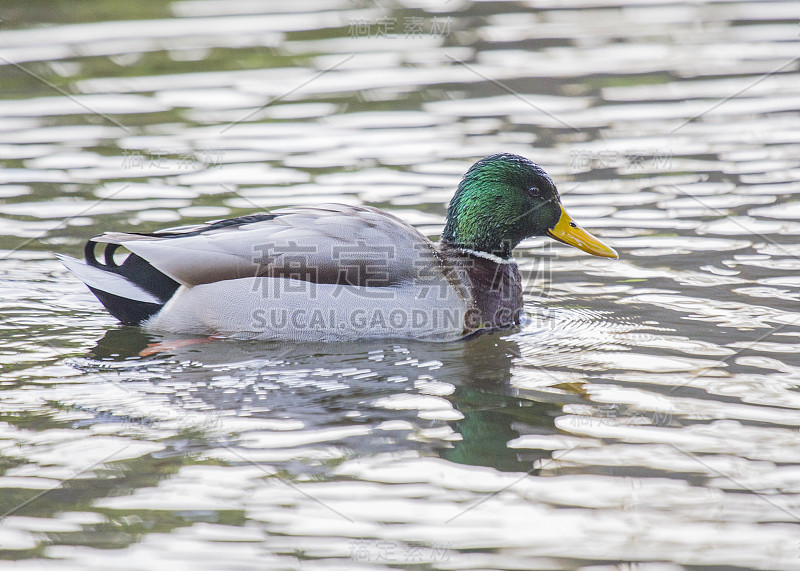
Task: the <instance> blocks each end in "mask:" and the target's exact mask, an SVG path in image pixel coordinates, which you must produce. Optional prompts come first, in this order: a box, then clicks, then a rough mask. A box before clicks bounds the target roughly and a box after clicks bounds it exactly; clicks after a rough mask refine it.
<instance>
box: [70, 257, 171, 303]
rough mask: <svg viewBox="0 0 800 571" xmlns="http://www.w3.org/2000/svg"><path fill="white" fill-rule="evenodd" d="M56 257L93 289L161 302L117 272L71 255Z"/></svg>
mask: <svg viewBox="0 0 800 571" xmlns="http://www.w3.org/2000/svg"><path fill="white" fill-rule="evenodd" d="M56 257H58V259H59V260H61V263H62V264H64V265H65V266H66V267H67V269H68V270H69V271H71V272H72V273H73V274H75V276H76V277H77V278H78V279H80V280H81V281H83V283H85V284H86V285H88V286H90V287H93V288H94V289H99V290H101V291H104V292H106V293H110V294H112V295H116V296H119V297H124V298H126V299H132V300H134V301H143V302H146V303H157V304H159V305H160V304H161V303H162V302H161V301H160V300H158V299H157V298H155V297H153V296H152V295H151V294H149V293H147V292H146V291H144V290H143V289H142V288H140V287H139V286H137V285H136V284H134V283H131V282H130V281H128V280H127V279H126V278H124V277H122V276H120V275H118V274H115V273H113V272H109V271H106V270H103V269H100V268H95V267H94V266H90V265H88V264H86V263H84V262H83V261H81V260H79V259H77V258H73V257H71V256H65V255H63V254H56Z"/></svg>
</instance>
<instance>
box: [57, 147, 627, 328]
mask: <svg viewBox="0 0 800 571" xmlns="http://www.w3.org/2000/svg"><path fill="white" fill-rule="evenodd" d="M530 236H550V237H551V238H554V239H556V240H558V241H559V242H563V243H565V244H569V245H571V246H575V247H577V248H580V249H581V250H583V251H585V252H587V253H589V254H593V255H595V256H602V257H606V258H617V257H618V256H617V253H616V252H615V251H614V250H613V249H612V248H610V247H609V246H607V245H606V244H604V243H603V242H601V241H600V240H598V239H597V238H595V237H594V236H592V235H591V234H589V233H588V232H586V231H585V230H583V229H581V228H580V227H579V226H578V225H577V224H576V223H575V222H573V220H572V218H570V216H569V215H568V214H567V212H566V211H565V210H564V208H563V206H562V205H561V199H560V197H559V195H558V191H557V190H556V186H555V184H554V183H553V181H552V179H551V178H550V177H549V176H548V175H547V173H545V171H544V170H543V169H542V168H540V167H539V166H538V165H536V164H535V163H533V162H531V161H529V160H528V159H525V158H523V157H520V156H517V155H512V154H497V155H492V156H489V157H486V158H484V159H481V160H479V161H478V162H477V163H475V164H474V165H473V166H472V167H471V168H470V169H469V170H468V171H467V173H466V174H465V175H464V177H463V179H462V180H461V182H460V184H459V185H458V188H457V190H456V192H455V195H454V196H453V198H452V200H451V201H450V205H449V207H448V209H447V222H446V224H445V227H444V231H443V232H442V237H441V240H440V241H439V242H438V244H435V243H433V242H431V241H430V240H429V239H428V238H427V237H425V236H423V235H422V234H421V233H420V232H419V231H418V230H416V229H415V228H413V227H412V226H409V225H408V224H406V223H405V222H403V221H402V220H400V219H399V218H397V217H395V216H393V215H392V214H389V213H387V212H383V211H381V210H378V209H376V208H372V207H369V206H347V205H343V204H323V205H320V206H303V207H293V208H281V209H279V210H273V211H271V212H264V213H258V214H251V215H248V216H242V217H239V218H232V219H227V220H217V221H214V222H208V223H205V224H199V225H192V226H183V227H179V228H170V229H166V230H160V231H157V232H153V233H137V232H107V233H105V234H102V235H100V236H95V237H94V238H91V239H90V240H89V241H88V243H87V244H86V248H85V259H86V261H85V262H83V261H81V260H78V259H76V258H71V257H69V256H63V255H62V256H59V257H60V259H61V260H62V262H63V263H64V264H65V265H66V267H67V268H68V269H69V270H71V271H72V272H73V273H74V274H75V275H76V276H77V277H78V278H80V279H81V280H83V281H84V282H85V283H86V285H87V286H89V289H91V291H92V292H93V293H94V294H95V295H96V296H97V298H98V299H99V300H100V302H101V303H102V304H103V305H104V306H105V307H106V309H107V310H108V311H109V312H110V313H111V314H112V315H113V316H114V317H116V318H117V319H118V320H119V321H120V322H122V323H123V324H125V325H140V326H143V327H146V328H148V329H150V330H154V331H161V332H168V333H190V334H204V335H219V336H236V337H246V338H261V339H291V340H309V341H311V340H346V339H358V338H370V337H373V338H374V337H401V338H422V339H431V340H450V339H457V338H460V337H464V336H467V335H470V334H472V333H475V332H477V331H481V330H485V329H492V328H504V327H510V326H514V325H515V324H519V320H520V314H521V311H522V279H521V276H520V272H519V269H518V267H517V264H516V262H515V261H514V258H513V257H512V250H513V249H514V248H515V247H516V246H517V244H519V242H520V241H521V240H523V239H525V238H528V237H530ZM98 244H104V253H103V256H102V258H103V261H102V262H101V261H100V260H99V259H98V258H97V254H96V246H97V245H98ZM121 246H124V247H125V248H126V249H127V250H128V251H129V252H130V254H129V255H128V257H127V258H126V259H125V261H124V262H123V263H121V264H118V263H117V261H116V260H115V257H114V253H115V251H116V250H117V249H118V248H120V247H121Z"/></svg>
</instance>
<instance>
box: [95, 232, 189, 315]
mask: <svg viewBox="0 0 800 571" xmlns="http://www.w3.org/2000/svg"><path fill="white" fill-rule="evenodd" d="M97 244H98V242H95V241H94V240H89V241H88V242H87V243H86V247H85V248H84V256H85V258H86V263H87V264H89V265H90V266H94V267H96V268H100V269H102V270H105V271H107V272H112V273H115V274H117V275H120V276H122V277H124V278H125V279H127V280H128V281H130V282H131V283H134V284H136V285H137V286H139V287H140V288H142V289H143V290H144V291H146V292H147V293H149V294H152V295H153V296H154V297H156V298H158V299H159V300H160V301H161V302H162V303H166V302H167V301H169V299H170V298H171V297H172V296H173V294H174V293H175V292H176V291H177V290H178V288H179V287H181V284H179V283H178V282H176V281H175V280H173V279H172V278H171V277H169V276H168V275H166V274H165V273H163V272H160V271H159V270H157V269H156V268H154V267H153V266H152V265H151V264H150V262H148V261H147V260H145V259H144V258H142V257H141V256H137V255H136V254H134V253H133V252H131V253H130V254H128V257H127V258H126V259H125V261H124V262H122V265H119V264H117V262H116V261H115V260H114V252H116V251H117V249H118V248H119V247H120V245H119V244H105V246H106V247H105V251H104V252H103V260H104V262H105V263H100V261H99V260H98V259H97V256H96V254H95V246H96V245H97ZM115 297H117V296H115Z"/></svg>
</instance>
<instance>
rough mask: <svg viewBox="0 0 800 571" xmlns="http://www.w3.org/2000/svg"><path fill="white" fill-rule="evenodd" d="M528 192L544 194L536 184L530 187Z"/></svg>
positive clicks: (533, 194) (532, 194)
mask: <svg viewBox="0 0 800 571" xmlns="http://www.w3.org/2000/svg"><path fill="white" fill-rule="evenodd" d="M528 192H529V193H530V194H531V196H541V194H542V191H541V190H539V189H538V188H536V187H535V186H532V187H530V188H529V189H528Z"/></svg>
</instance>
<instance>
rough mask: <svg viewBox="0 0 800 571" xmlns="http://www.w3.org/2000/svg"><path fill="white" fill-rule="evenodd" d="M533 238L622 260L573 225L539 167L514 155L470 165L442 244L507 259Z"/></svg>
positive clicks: (452, 208)
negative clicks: (550, 240)
mask: <svg viewBox="0 0 800 571" xmlns="http://www.w3.org/2000/svg"><path fill="white" fill-rule="evenodd" d="M531 236H550V237H551V238H554V239H556V240H558V241H559V242H564V243H565V244H569V245H571V246H575V247H577V248H580V249H581V250H583V251H584V252H588V253H589V254H593V255H595V256H602V257H605V258H616V257H618V256H617V253H616V252H615V251H614V249H613V248H610V247H608V246H606V245H605V244H603V243H602V242H601V241H600V240H598V239H597V238H595V237H594V236H592V235H591V234H589V233H588V232H586V231H585V230H583V229H581V228H580V227H579V226H578V225H577V224H576V223H575V222H573V220H572V218H570V217H569V215H568V214H567V213H566V211H565V210H564V208H563V207H562V206H561V198H560V197H559V196H558V191H557V190H556V185H555V183H554V182H553V180H552V179H551V178H550V177H549V176H548V174H547V173H546V172H544V170H542V168H541V167H540V166H539V165H537V164H535V163H533V162H531V161H529V160H528V159H526V158H524V157H520V156H519V155H512V154H498V155H491V156H489V157H486V158H484V159H481V160H479V161H478V162H477V163H475V164H474V165H472V167H471V168H470V169H469V170H468V171H467V174H465V175H464V178H463V179H461V183H460V184H459V185H458V190H456V193H455V195H454V196H453V199H452V200H451V201H450V207H449V208H448V209H447V224H446V225H445V228H444V232H443V233H442V241H443V242H444V243H446V244H449V245H452V246H456V247H459V248H466V249H469V250H475V251H478V252H485V253H488V254H493V255H495V256H499V257H501V258H509V257H510V256H511V250H513V249H514V248H515V247H516V245H517V244H519V243H520V242H521V241H522V240H524V239H525V238H529V237H531Z"/></svg>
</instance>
